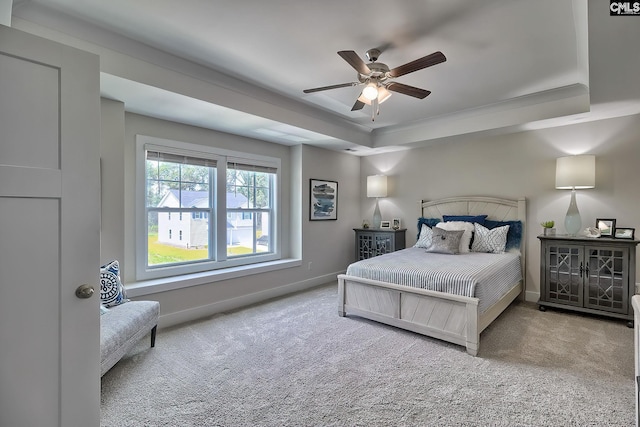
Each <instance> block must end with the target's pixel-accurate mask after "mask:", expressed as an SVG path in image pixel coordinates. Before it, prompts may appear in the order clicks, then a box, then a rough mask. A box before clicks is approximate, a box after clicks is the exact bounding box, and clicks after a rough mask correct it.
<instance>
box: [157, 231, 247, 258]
mask: <svg viewBox="0 0 640 427" xmlns="http://www.w3.org/2000/svg"><path fill="white" fill-rule="evenodd" d="M250 253H252V251H251V248H247V247H245V246H232V247H229V248H227V254H229V255H244V254H250ZM208 257H209V250H208V249H207V248H202V249H184V248H177V247H175V246H170V245H164V244H162V243H158V235H157V234H149V265H160V264H173V263H178V262H185V261H197V260H202V259H207V258H208Z"/></svg>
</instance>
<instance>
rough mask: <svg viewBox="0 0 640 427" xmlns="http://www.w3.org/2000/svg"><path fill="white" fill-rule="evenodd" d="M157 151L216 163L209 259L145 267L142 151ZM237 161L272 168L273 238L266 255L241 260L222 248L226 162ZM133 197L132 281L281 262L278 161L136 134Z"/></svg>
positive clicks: (263, 253) (145, 243)
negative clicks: (213, 228)
mask: <svg viewBox="0 0 640 427" xmlns="http://www.w3.org/2000/svg"><path fill="white" fill-rule="evenodd" d="M147 150H151V151H160V152H166V153H171V154H178V155H187V156H191V157H201V158H205V159H209V160H215V161H216V162H217V165H216V168H215V179H214V180H213V181H214V182H212V183H211V185H212V186H214V187H213V194H214V199H213V200H212V202H213V215H212V216H213V218H209V220H210V221H215V222H210V223H209V226H210V227H215V232H214V239H215V241H213V242H210V246H211V250H210V254H212V255H210V256H211V257H212V258H211V259H208V260H203V261H195V262H193V263H184V264H170V265H165V266H152V267H149V266H148V265H147V261H148V224H147V221H148V213H147V207H146V185H147V183H146V151H147ZM230 159H232V160H231V161H232V162H233V161H238V160H239V159H240V160H241V161H242V162H244V163H248V164H255V165H256V166H264V167H269V168H274V169H275V173H274V183H273V184H272V186H273V188H272V191H273V206H272V208H271V212H272V214H271V215H270V216H271V217H272V218H270V227H271V234H272V235H273V236H274V239H273V242H271V246H270V252H262V253H257V254H249V255H245V256H242V257H231V258H230V257H227V245H226V237H227V236H226V233H227V230H226V222H227V221H226V219H227V207H226V174H227V162H229V161H230ZM135 173H136V183H135V185H136V191H135V193H136V197H135V236H136V237H135V254H136V263H135V264H136V280H148V279H157V278H164V277H171V276H178V275H184V274H192V273H199V272H205V271H211V270H221V269H225V268H233V267H239V266H247V265H255V264H259V263H263V262H271V261H277V260H280V259H281V250H280V244H279V240H280V239H279V235H280V233H279V230H280V222H281V220H280V215H279V206H280V196H279V195H280V185H281V183H280V181H281V179H280V176H281V160H280V159H279V158H275V157H268V156H262V155H256V154H250V153H243V152H237V151H232V150H226V149H221V148H216V147H211V146H207V145H200V144H192V143H187V142H181V141H174V140H169V139H163V138H157V137H151V136H147V135H136V165H135Z"/></svg>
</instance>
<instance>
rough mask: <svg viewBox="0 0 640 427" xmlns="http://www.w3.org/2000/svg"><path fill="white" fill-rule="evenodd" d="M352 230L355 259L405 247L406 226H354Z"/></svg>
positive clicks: (371, 256)
mask: <svg viewBox="0 0 640 427" xmlns="http://www.w3.org/2000/svg"><path fill="white" fill-rule="evenodd" d="M353 230H354V231H355V232H356V260H358V261H360V260H361V259H367V258H373V257H374V256H378V255H383V254H387V253H389V252H395V251H399V250H400V249H404V248H405V234H406V231H407V229H406V228H401V229H399V230H391V229H388V230H381V229H378V230H373V229H363V228H354V229H353Z"/></svg>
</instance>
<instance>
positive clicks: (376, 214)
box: [371, 197, 382, 228]
mask: <svg viewBox="0 0 640 427" xmlns="http://www.w3.org/2000/svg"><path fill="white" fill-rule="evenodd" d="M381 222H382V214H381V213H380V206H378V198H377V197H376V207H375V209H374V210H373V222H372V223H371V225H372V226H373V228H380V223H381Z"/></svg>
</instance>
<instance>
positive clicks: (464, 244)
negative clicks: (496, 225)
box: [436, 221, 475, 254]
mask: <svg viewBox="0 0 640 427" xmlns="http://www.w3.org/2000/svg"><path fill="white" fill-rule="evenodd" d="M436 227H438V228H442V229H443V230H447V231H464V233H462V238H461V239H460V248H459V249H458V252H460V253H461V254H468V253H469V251H470V249H469V248H470V247H471V237H472V236H473V232H474V231H475V227H474V226H473V223H472V222H466V221H448V222H439V223H438V225H436Z"/></svg>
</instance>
